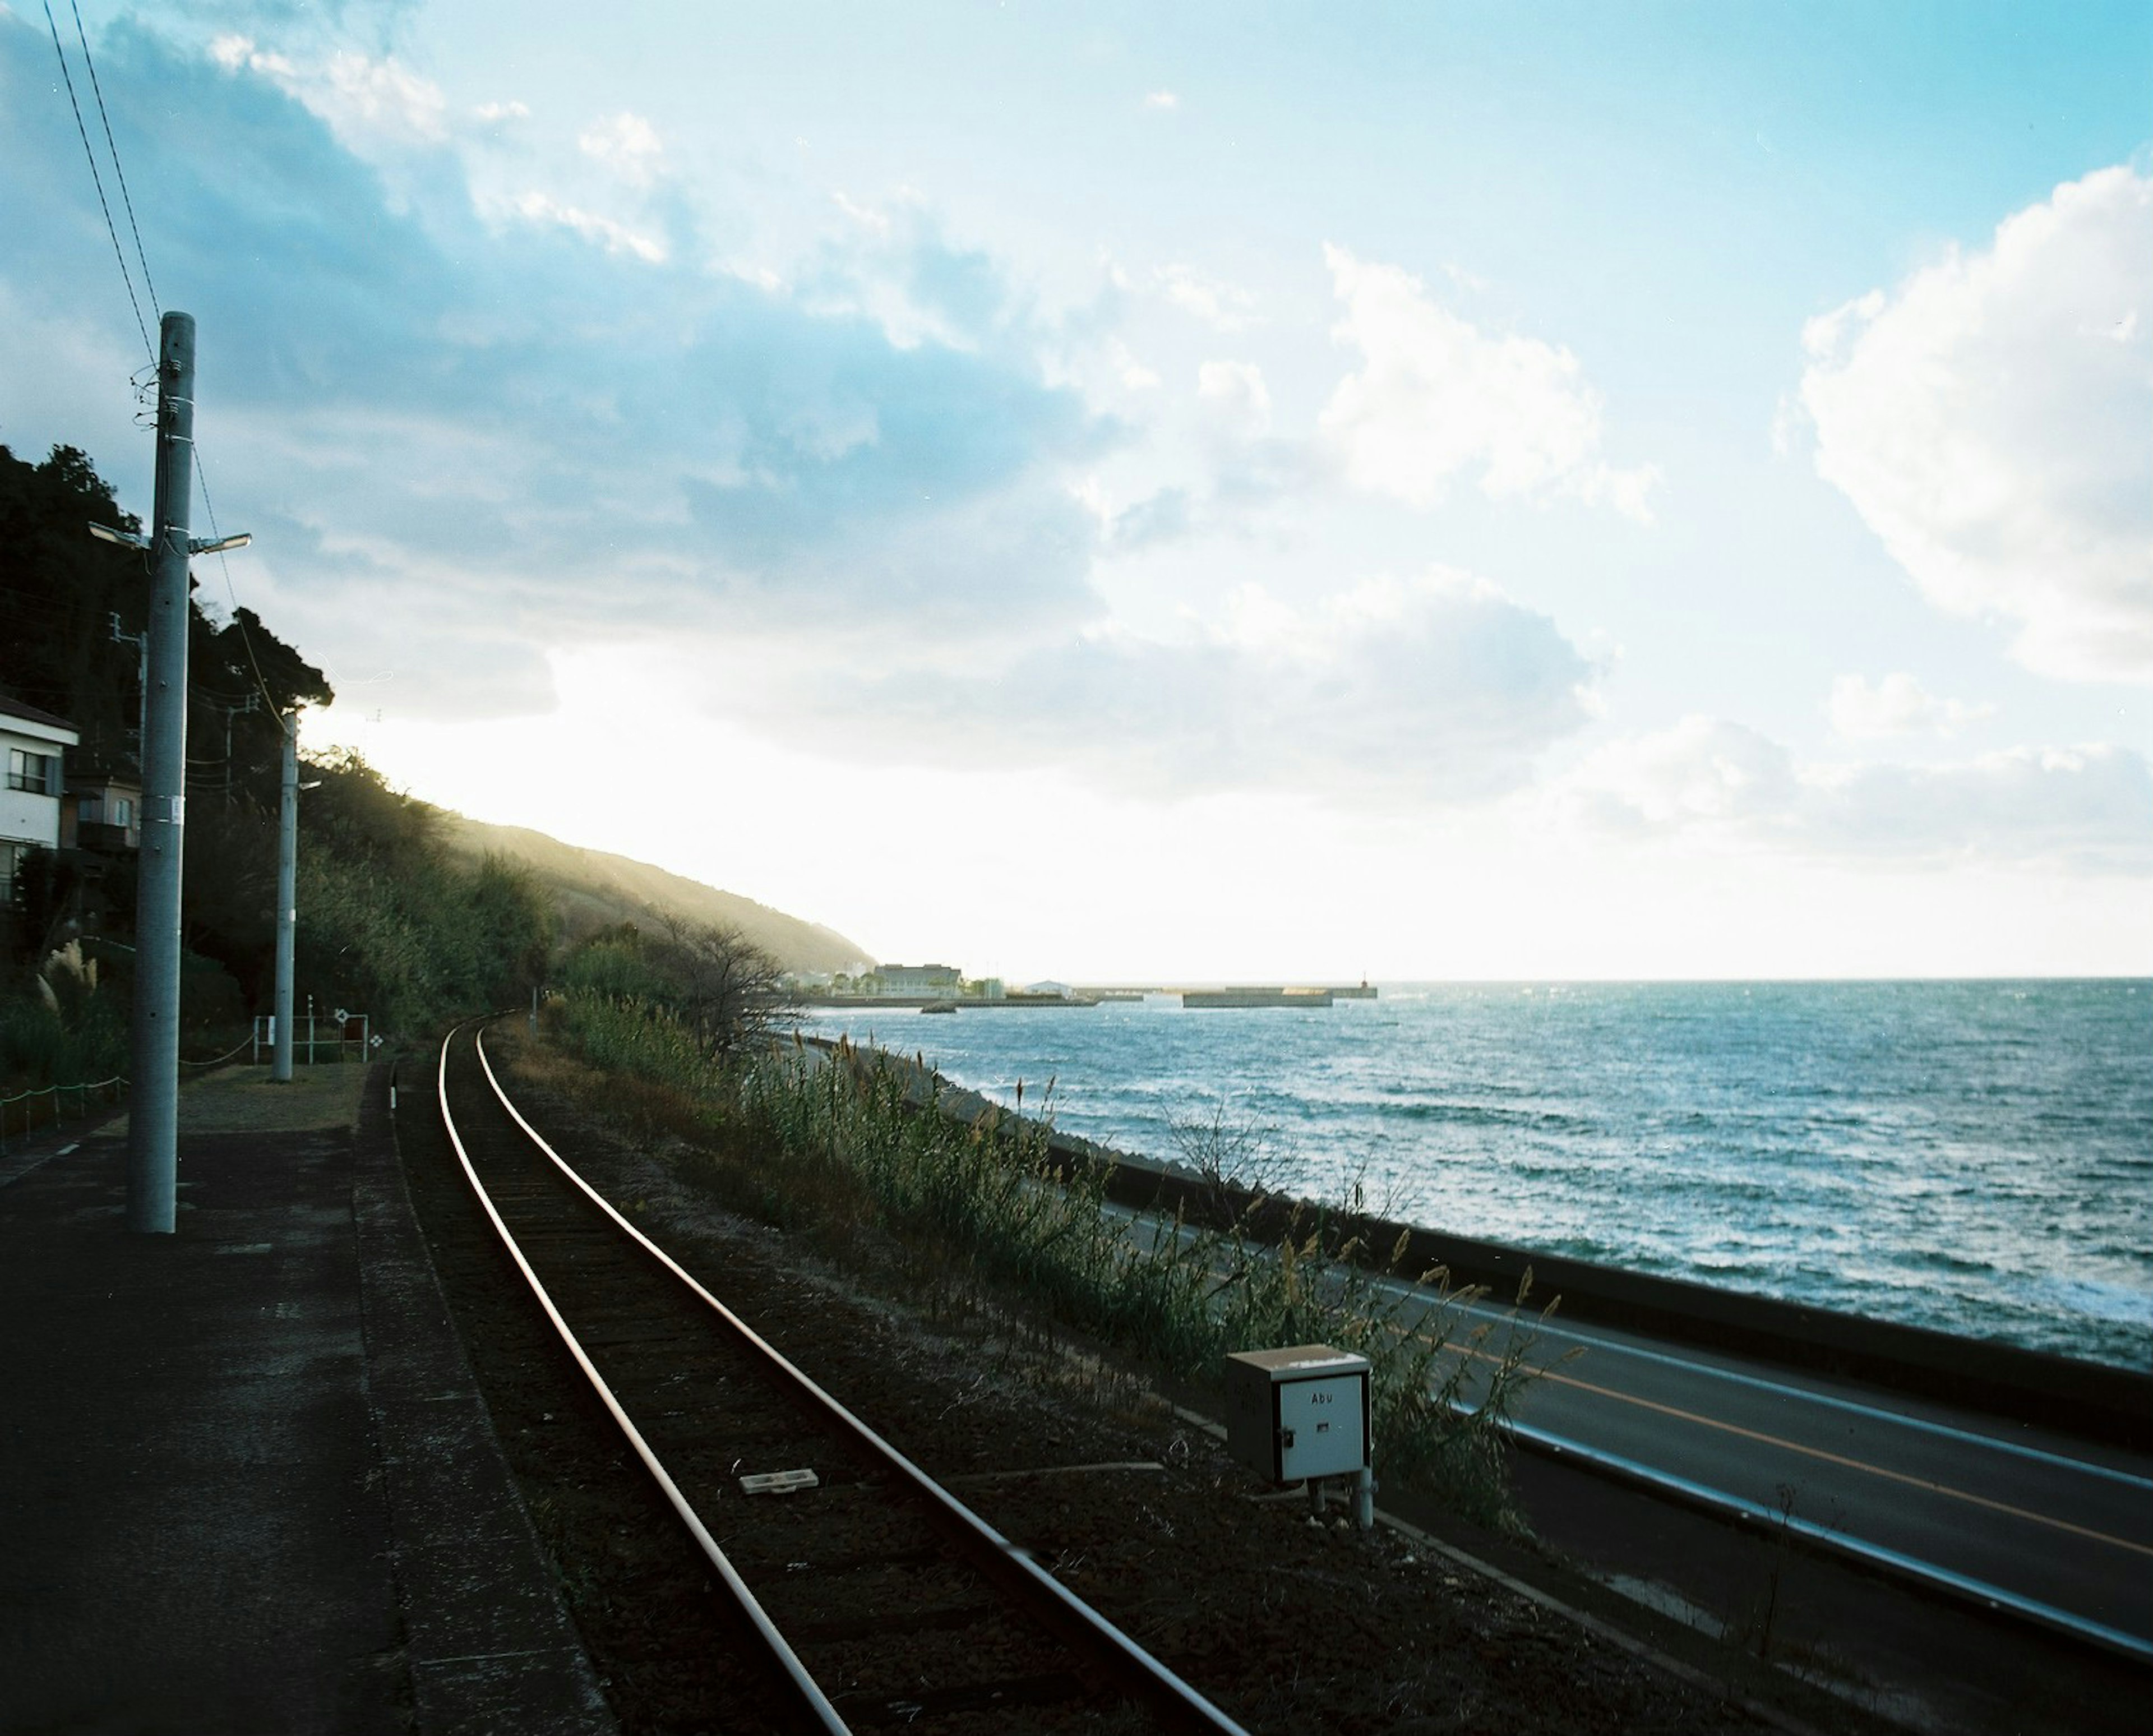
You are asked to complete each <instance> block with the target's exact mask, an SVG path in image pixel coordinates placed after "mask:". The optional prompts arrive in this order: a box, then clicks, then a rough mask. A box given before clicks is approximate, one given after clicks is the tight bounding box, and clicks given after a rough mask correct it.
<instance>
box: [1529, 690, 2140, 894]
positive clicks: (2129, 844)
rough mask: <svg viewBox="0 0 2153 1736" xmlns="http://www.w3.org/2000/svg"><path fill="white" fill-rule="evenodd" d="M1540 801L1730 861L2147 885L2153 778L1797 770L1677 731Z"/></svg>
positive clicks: (2028, 753) (1755, 738) (1623, 753)
mask: <svg viewBox="0 0 2153 1736" xmlns="http://www.w3.org/2000/svg"><path fill="white" fill-rule="evenodd" d="M1553 794H1554V799H1555V801H1556V802H1557V803H1558V804H1559V805H1560V806H1561V807H1566V808H1567V809H1568V810H1569V811H1570V812H1571V813H1572V814H1574V815H1575V817H1578V818H1579V819H1580V820H1582V821H1583V822H1585V825H1586V826H1587V827H1590V828H1591V829H1595V830H1600V831H1604V832H1615V833H1618V834H1626V835H1629V836H1631V837H1676V836H1682V837H1687V838H1690V839H1692V840H1695V841H1701V842H1706V843H1713V844H1717V845H1718V846H1720V847H1722V848H1730V849H1734V850H1738V851H1743V852H1755V851H1758V850H1759V849H1767V848H1769V849H1778V850H1782V851H1787V852H1791V853H1797V854H1804V855H1810V856H1823V857H1838V858H1861V859H1875V858H1897V859H1901V860H1906V859H1912V860H1924V861H1938V860H1956V861H1986V862H1992V863H2028V862H2045V863H2052V864H2061V865H2064V866H2066V867H2069V868H2074V869H2080V870H2090V871H2099V872H2122V873H2153V767H2149V766H2148V765H2147V763H2146V761H2145V757H2144V756H2142V755H2140V754H2138V753H2135V752H2134V751H2131V750H2130V749H2128V748H2125V747H2118V746H2110V745H2106V744H2095V745H2092V746H2084V747H2074V748H2060V749H2059V748H2035V747H2022V748H2014V749H2012V750H2009V751H2005V752H2002V753H1994V754H1985V755H1982V756H1978V757H1977V758H1974V759H1972V760H1967V761H1962V762H1960V763H1958V764H1956V765H1947V766H1899V765H1868V766H1800V765H1798V764H1796V762H1795V761H1794V756H1792V755H1791V754H1790V753H1789V751H1787V750H1786V748H1784V746H1781V745H1780V744H1779V743H1778V742H1776V741H1772V740H1770V739H1769V737H1767V736H1762V735H1759V733H1758V732H1757V731H1754V730H1751V729H1748V728H1745V727H1744V726H1743V725H1739V724H1735V723H1730V722H1728V721H1726V720H1723V719H1718V718H1708V717H1688V718H1685V719H1683V720H1682V722H1681V723H1679V724H1677V725H1674V726H1673V727H1672V728H1671V729H1667V730H1664V731H1658V732H1657V733H1655V734H1652V735H1647V736H1636V737H1632V738H1629V739H1627V740H1624V741H1616V742H1612V743H1610V744H1608V745H1607V746H1603V747H1601V749H1599V750H1598V751H1596V752H1594V753H1593V754H1591V756H1588V757H1587V758H1586V759H1585V761H1582V762H1581V763H1580V765H1579V766H1576V767H1575V768H1574V769H1573V770H1572V771H1570V773H1569V774H1568V775H1567V776H1565V778H1564V779H1563V780H1562V781H1561V783H1560V785H1559V786H1558V787H1557V788H1556V789H1555V792H1553Z"/></svg>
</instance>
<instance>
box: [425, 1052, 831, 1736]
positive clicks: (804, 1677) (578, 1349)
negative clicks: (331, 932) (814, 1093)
mask: <svg viewBox="0 0 2153 1736" xmlns="http://www.w3.org/2000/svg"><path fill="white" fill-rule="evenodd" d="M461 1028H462V1027H459V1030H461ZM457 1035H458V1032H457V1031H450V1033H449V1034H448V1036H446V1037H445V1038H443V1039H442V1041H441V1061H440V1072H439V1074H438V1076H437V1090H438V1092H439V1096H440V1109H441V1125H442V1126H443V1128H445V1129H446V1130H447V1133H448V1136H449V1143H450V1145H451V1146H453V1147H454V1148H456V1161H457V1162H458V1163H461V1165H462V1166H463V1171H464V1179H466V1181H468V1182H469V1183H470V1184H471V1192H472V1194H473V1195H474V1196H475V1197H476V1199H477V1200H478V1203H479V1204H480V1206H481V1208H482V1209H484V1211H485V1213H486V1217H487V1219H489V1220H490V1221H491V1223H492V1224H493V1229H494V1234H495V1235H497V1236H499V1237H500V1238H501V1246H502V1247H504V1248H505V1249H506V1250H508V1256H509V1258H510V1259H511V1260H514V1261H515V1263H516V1269H517V1270H518V1271H519V1272H521V1273H522V1275H523V1281H524V1282H525V1283H526V1284H527V1285H530V1287H531V1294H532V1296H534V1297H535V1298H536V1299H537V1303H538V1306H539V1307H540V1308H542V1310H544V1311H545V1314H546V1317H547V1319H548V1320H550V1321H552V1323H553V1330H554V1331H556V1332H557V1333H558V1334H559V1335H560V1337H561V1342H562V1345H564V1346H565V1347H567V1349H568V1354H569V1355H570V1356H571V1357H573V1358H574V1359H575V1362H576V1366H577V1367H579V1368H580V1369H582V1370H583V1376H584V1378H585V1379H587V1380H588V1381H589V1382H590V1383H591V1389H592V1391H593V1392H596V1393H597V1394H598V1401H599V1403H602V1404H603V1405H604V1406H605V1408H606V1409H607V1410H608V1412H609V1413H611V1414H612V1416H613V1421H614V1422H615V1423H617V1424H618V1425H619V1428H620V1431H621V1433H622V1434H623V1435H624V1437H625V1438H626V1439H627V1441H628V1443H629V1445H630V1446H631V1447H633V1448H634V1449H635V1453H636V1457H638V1458H639V1459H641V1460H642V1461H643V1464H644V1469H646V1470H648V1471H649V1473H650V1474H651V1477H652V1478H653V1479H654V1480H655V1482H656V1483H657V1484H658V1486H659V1489H660V1490H661V1491H662V1492H663V1493H664V1496H665V1499H667V1500H668V1501H669V1502H670V1503H671V1504H672V1507H673V1510H674V1513H676V1514H678V1515H679V1518H680V1522H681V1523H682V1524H683V1525H685V1526H686V1527H687V1528H688V1533H689V1535H690V1536H692V1537H693V1538H694V1539H695V1545H696V1547H697V1548H699V1549H700V1550H702V1552H703V1555H704V1556H705V1559H706V1560H708V1561H709V1562H710V1567H711V1570H712V1571H714V1572H715V1573H716V1575H717V1576H718V1578H719V1580H720V1581H721V1582H722V1583H723V1584H724V1586H725V1590H726V1591H729V1592H730V1593H731V1594H732V1597H733V1601H735V1603H736V1604H738V1605H739V1606H740V1610H741V1614H742V1615H744V1616H746V1618H747V1621H748V1623H749V1625H750V1626H751V1627H753V1628H754V1630H755V1632H756V1635H757V1637H760V1638H761V1641H762V1642H763V1645H764V1646H765V1647H766V1649H767V1650H768V1651H769V1652H770V1655H771V1657H772V1659H773V1660H775V1661H776V1663H777V1665H778V1667H779V1668H780V1669H781V1671H782V1672H783V1673H784V1675H785V1677H786V1680H787V1682H788V1683H789V1684H790V1685H791V1688H792V1691H793V1692H794V1693H795V1694H797V1696H798V1697H799V1698H800V1701H801V1703H802V1705H803V1706H804V1707H805V1708H807V1711H808V1712H809V1713H811V1714H812V1716H813V1717H814V1718H815V1719H816V1721H817V1723H819V1724H820V1725H821V1727H822V1728H823V1729H824V1730H826V1731H828V1732H831V1733H832V1736H850V1733H851V1726H850V1725H848V1724H847V1723H846V1722H845V1721H844V1719H843V1718H841V1717H840V1716H838V1713H837V1708H836V1707H834V1706H832V1704H831V1703H830V1701H829V1698H828V1697H827V1695H826V1694H824V1693H823V1692H822V1688H820V1687H819V1686H817V1683H816V1681H815V1678H814V1677H812V1675H810V1674H809V1673H808V1672H807V1666H806V1665H805V1664H803V1663H802V1662H801V1661H800V1657H799V1654H798V1653H797V1652H794V1651H793V1649H792V1647H791V1643H790V1642H787V1640H786V1637H785V1636H784V1635H783V1634H781V1633H780V1632H778V1631H777V1625H776V1623H775V1622H774V1621H771V1619H770V1616H769V1615H768V1614H767V1613H766V1611H764V1609H763V1607H762V1605H761V1603H760V1602H758V1601H756V1595H755V1593H754V1592H753V1591H750V1590H749V1589H748V1585H747V1581H745V1580H744V1579H742V1578H741V1576H740V1574H739V1572H738V1571H737V1570H736V1569H735V1567H734V1566H733V1564H732V1563H731V1562H730V1560H727V1559H726V1558H725V1551H724V1550H722V1549H720V1547H719V1546H718V1541H717V1539H715V1537H713V1536H712V1535H710V1529H709V1527H708V1526H706V1525H704V1523H703V1521H702V1520H701V1518H700V1515H697V1513H696V1511H695V1508H694V1507H693V1506H691V1505H690V1504H689V1501H688V1498H687V1497H686V1496H685V1495H684V1494H681V1492H680V1487H679V1484H676V1483H675V1482H674V1480H673V1478H672V1475H671V1474H670V1473H669V1472H668V1471H667V1470H666V1469H665V1467H664V1464H663V1463H662V1462H661V1461H660V1460H659V1457H658V1455H657V1454H656V1453H654V1452H653V1451H652V1450H651V1448H650V1443H649V1442H648V1441H647V1440H645V1439H644V1437H643V1432H642V1430H640V1429H639V1428H637V1427H636V1426H635V1423H634V1420H633V1419H632V1418H630V1417H629V1414H628V1412H627V1411H626V1410H625V1409H624V1408H623V1407H622V1405H621V1403H620V1401H619V1399H618V1398H617V1397H614V1396H613V1388H612V1387H609V1386H608V1385H607V1384H606V1381H605V1377H604V1376H603V1375H601V1374H600V1373H599V1372H598V1367H597V1365H596V1364H594V1363H593V1362H592V1361H591V1359H590V1357H589V1355H588V1352H585V1350H584V1349H583V1344H582V1342H581V1341H579V1340H578V1338H577V1336H576V1335H575V1333H574V1332H573V1331H571V1330H570V1329H569V1326H568V1321H566V1320H565V1319H563V1318H562V1315H561V1311H560V1310H559V1309H558V1308H557V1307H556V1306H554V1304H553V1299H552V1296H549V1295H548V1294H547V1291H546V1286H545V1285H543V1284H542V1283H541V1282H540V1281H539V1278H538V1275H537V1272H535V1271H533V1270H532V1267H531V1262H530V1261H529V1260H527V1259H525V1258H524V1255H523V1250H522V1248H520V1247H518V1246H517V1242H516V1238H515V1236H514V1235H512V1234H510V1232H509V1228H508V1225H507V1224H506V1221H505V1220H504V1219H502V1217H501V1213H500V1210H499V1209H497V1208H496V1206H495V1204H494V1203H493V1196H492V1195H491V1194H488V1193H487V1192H486V1184H484V1183H483V1182H481V1181H480V1179H479V1178H478V1171H477V1169H476V1168H475V1167H474V1166H473V1164H472V1163H471V1153H469V1152H467V1151H466V1149H465V1148H464V1142H463V1138H462V1137H461V1134H459V1133H457V1131H456V1117H454V1116H453V1115H451V1114H450V1111H449V1049H450V1046H451V1045H452V1044H453V1043H454V1042H455V1041H456V1036H457ZM476 1041H477V1039H476V1034H474V1037H473V1042H474V1045H475V1046H476ZM478 1056H479V1064H480V1065H481V1067H486V1054H485V1051H484V1050H483V1048H480V1049H479V1050H478ZM486 1077H487V1079H488V1080H489V1082H491V1081H492V1078H493V1070H492V1068H491V1067H486ZM500 1089H501V1087H500V1086H499V1084H498V1083H496V1084H495V1085H494V1090H495V1092H496V1094H498V1093H499V1092H500ZM517 1121H518V1123H519V1124H522V1117H520V1116H519V1117H517ZM525 1131H526V1132H528V1131H529V1129H528V1128H527V1127H526V1128H525ZM547 1156H549V1157H551V1156H552V1153H551V1152H550V1151H549V1152H548V1153H547ZM554 1161H555V1162H556V1163H558V1162H559V1161H560V1160H559V1159H558V1158H554Z"/></svg>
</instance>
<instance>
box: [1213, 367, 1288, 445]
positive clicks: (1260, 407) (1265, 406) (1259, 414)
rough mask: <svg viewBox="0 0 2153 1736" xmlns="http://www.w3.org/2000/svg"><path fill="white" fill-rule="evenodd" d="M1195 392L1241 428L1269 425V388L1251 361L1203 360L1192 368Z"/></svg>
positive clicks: (1261, 428)
mask: <svg viewBox="0 0 2153 1736" xmlns="http://www.w3.org/2000/svg"><path fill="white" fill-rule="evenodd" d="M1196 395H1197V396H1198V397H1199V398H1200V399H1202V400H1204V403H1205V404H1207V405H1209V406H1210V407H1211V408H1212V409H1213V410H1215V411H1216V412H1218V414H1219V415H1222V416H1223V417H1224V418H1225V419H1226V420H1228V421H1229V422H1231V423H1232V424H1233V425H1234V426H1235V427H1237V428H1239V429H1240V430H1244V431H1247V432H1261V431H1262V430H1264V429H1265V428H1268V427H1269V426H1270V420H1271V394H1270V387H1269V386H1267V385H1265V384H1264V370H1263V369H1260V368H1259V367H1258V366H1257V365H1256V364H1255V363H1254V362H1205V363H1204V364H1202V365H1201V366H1200V367H1199V368H1198V369H1197V370H1196Z"/></svg>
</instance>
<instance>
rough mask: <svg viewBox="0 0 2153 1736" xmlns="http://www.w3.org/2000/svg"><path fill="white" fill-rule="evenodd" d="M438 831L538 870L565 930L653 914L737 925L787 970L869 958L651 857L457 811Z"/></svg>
mask: <svg viewBox="0 0 2153 1736" xmlns="http://www.w3.org/2000/svg"><path fill="white" fill-rule="evenodd" d="M441 837H442V841H443V842H444V843H446V844H447V845H448V846H449V848H450V849H451V850H454V851H456V852H458V853H461V854H464V855H468V856H483V855H485V854H486V853H489V852H491V853H494V854H496V855H499V856H504V857H506V858H509V859H511V860H512V861H515V862H517V863H522V864H523V865H524V866H525V867H527V868H529V869H530V870H531V871H532V873H535V874H536V875H537V877H538V878H539V880H540V881H541V882H542V883H543V884H544V886H545V888H546V889H547V891H548V892H549V893H552V895H553V897H554V899H555V900H556V902H557V904H558V905H559V907H560V910H561V919H562V929H563V932H564V933H566V934H569V935H572V936H573V935H576V934H586V933H588V931H589V930H591V929H595V928H602V927H604V926H606V925H607V924H612V923H617V922H633V923H637V924H643V925H646V926H647V925H649V924H650V923H651V921H652V919H653V918H654V916H674V917H678V918H679V919H681V920H682V921H684V922H690V923H711V924H718V925H720V926H721V927H727V928H734V929H739V930H740V932H741V934H744V935H745V936H746V938H747V939H750V940H751V941H753V942H754V943H755V944H756V945H757V946H760V947H761V948H762V949H763V950H764V951H765V952H767V953H768V954H769V955H771V957H772V958H774V959H776V960H777V962H778V964H779V965H781V967H782V968H784V969H785V970H799V971H834V970H853V969H854V968H856V967H857V966H858V965H859V964H860V963H861V962H862V961H863V960H868V959H869V958H871V957H872V956H873V955H871V954H869V953H868V951H867V950H866V949H865V948H863V947H862V946H860V945H859V944H858V943H857V942H855V941H852V940H847V939H846V938H845V937H844V936H843V935H842V934H838V933H837V931H836V930H835V929H826V928H824V927H822V925H821V924H818V923H811V922H802V920H801V919H799V918H798V917H797V916H787V915H786V914H785V913H784V912H783V911H781V910H773V909H771V908H770V907H769V906H768V905H767V904H756V902H755V900H754V899H745V898H741V896H740V895H739V894H738V893H730V892H720V891H719V890H718V889H717V888H715V887H714V886H705V885H704V884H703V883H701V882H700V881H698V880H690V879H689V878H686V877H685V875H681V874H674V873H668V872H667V871H666V870H665V869H664V868H653V867H652V866H651V865H650V864H649V863H647V862H636V861H633V860H631V859H630V858H628V857H625V856H613V855H609V854H608V853H606V852H605V851H603V850H586V849H583V848H580V847H578V846H577V845H574V844H564V843H562V842H561V841H560V840H559V839H557V838H552V837H547V835H546V834H545V833H544V832H532V831H529V830H527V828H525V827H521V826H492V825H488V824H487V823H486V822H484V821H481V820H471V819H466V817H464V816H463V815H461V814H458V813H447V814H444V815H443V817H442V825H441Z"/></svg>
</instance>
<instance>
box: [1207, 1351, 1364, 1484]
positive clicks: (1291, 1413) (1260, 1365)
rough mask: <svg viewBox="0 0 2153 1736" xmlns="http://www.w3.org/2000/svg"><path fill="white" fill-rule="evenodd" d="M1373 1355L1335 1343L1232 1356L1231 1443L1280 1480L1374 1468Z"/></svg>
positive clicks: (1254, 1466) (1238, 1454)
mask: <svg viewBox="0 0 2153 1736" xmlns="http://www.w3.org/2000/svg"><path fill="white" fill-rule="evenodd" d="M1368 1420H1369V1419H1368V1359H1367V1357H1362V1356H1356V1355H1354V1354H1353V1352H1351V1351H1342V1350H1333V1349H1331V1347H1330V1346H1329V1345H1327V1344H1297V1345H1295V1346H1293V1347H1290V1349H1286V1350H1244V1351H1237V1352H1234V1354H1233V1355H1231V1356H1229V1357H1227V1358H1226V1448H1227V1450H1228V1451H1229V1453H1232V1454H1233V1455H1234V1458H1236V1459H1239V1460H1240V1462H1241V1463H1242V1464H1244V1465H1247V1466H1248V1467H1249V1468H1250V1469H1251V1470H1255V1471H1259V1472H1260V1473H1262V1474H1264V1475H1265V1476H1267V1477H1269V1478H1270V1479H1271V1481H1272V1482H1274V1483H1298V1482H1300V1480H1301V1479H1303V1478H1311V1477H1344V1476H1351V1475H1352V1474H1354V1473H1356V1472H1360V1471H1365V1470H1367V1469H1368V1467H1369V1464H1370V1459H1369V1438H1368V1435H1369V1428H1368Z"/></svg>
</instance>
